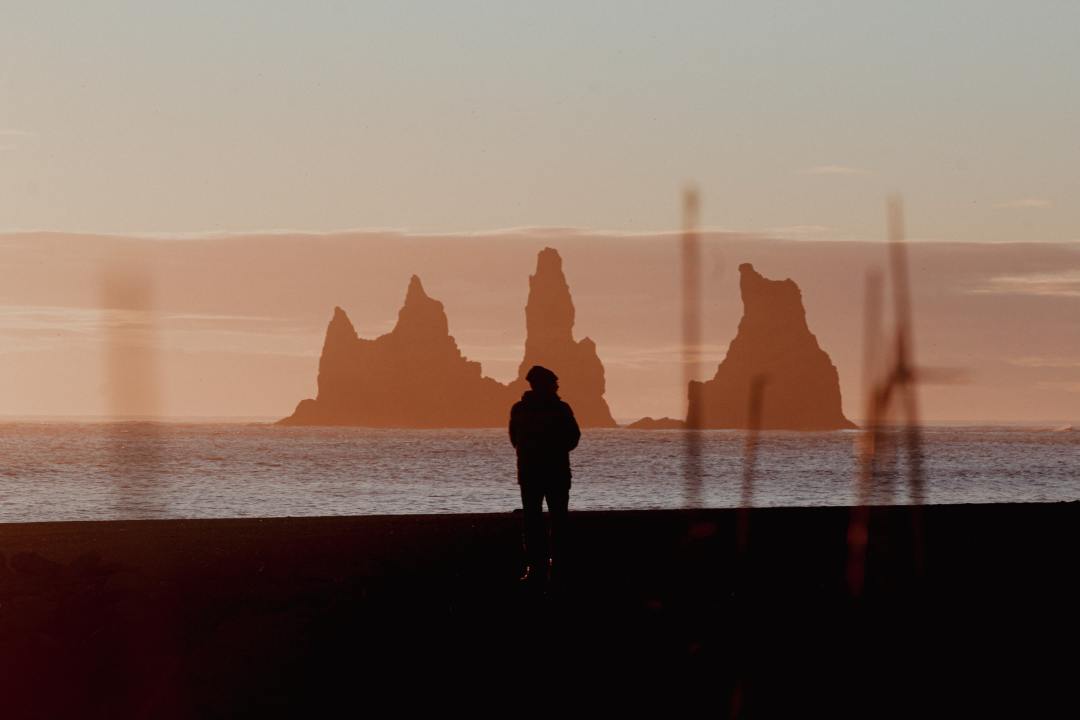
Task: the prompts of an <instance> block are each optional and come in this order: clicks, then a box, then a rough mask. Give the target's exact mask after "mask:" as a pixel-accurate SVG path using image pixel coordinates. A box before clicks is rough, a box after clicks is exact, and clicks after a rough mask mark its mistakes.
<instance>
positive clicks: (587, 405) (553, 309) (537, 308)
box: [511, 248, 615, 427]
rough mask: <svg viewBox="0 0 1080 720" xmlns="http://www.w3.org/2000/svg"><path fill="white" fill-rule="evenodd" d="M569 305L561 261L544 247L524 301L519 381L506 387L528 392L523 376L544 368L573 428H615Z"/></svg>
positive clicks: (592, 353)
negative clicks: (553, 379) (576, 336)
mask: <svg viewBox="0 0 1080 720" xmlns="http://www.w3.org/2000/svg"><path fill="white" fill-rule="evenodd" d="M573 330H574V302H573V300H572V299H571V297H570V286H569V285H568V284H567V282H566V276H565V275H564V274H563V270H562V258H561V257H560V256H559V253H558V251H556V250H555V249H553V248H544V249H543V250H541V251H540V254H539V255H538V256H537V258H536V273H535V274H533V275H531V276H530V277H529V299H528V302H527V303H526V305H525V333H526V335H525V357H524V359H523V360H522V361H521V365H520V366H519V368H518V379H517V380H516V381H515V382H514V383H513V384H512V385H511V388H512V389H513V390H514V391H515V393H520V392H523V391H524V390H525V389H527V388H528V383H526V382H525V374H526V373H527V372H528V371H529V368H531V367H532V366H533V365H543V366H544V367H546V368H548V369H550V370H552V371H554V373H555V374H556V375H558V376H559V386H560V391H559V393H560V395H562V397H563V399H564V400H566V401H567V402H568V403H570V406H571V407H572V408H573V409H574V413H575V414H576V415H577V419H578V423H579V424H581V425H582V426H585V427H588V426H592V427H614V426H615V420H614V419H613V418H612V417H611V410H609V409H608V405H607V402H606V401H605V400H604V390H605V382H604V366H603V364H602V363H601V362H600V358H599V357H598V356H597V354H596V343H594V342H593V341H592V340H591V339H589V338H584V339H582V340H580V341H575V340H574V333H573Z"/></svg>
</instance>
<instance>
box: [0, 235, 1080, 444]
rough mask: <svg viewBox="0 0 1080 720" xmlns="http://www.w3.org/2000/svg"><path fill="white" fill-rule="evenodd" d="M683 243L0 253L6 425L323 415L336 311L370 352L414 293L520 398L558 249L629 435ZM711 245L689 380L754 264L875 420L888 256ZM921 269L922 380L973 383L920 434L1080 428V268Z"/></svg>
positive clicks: (1029, 246)
mask: <svg viewBox="0 0 1080 720" xmlns="http://www.w3.org/2000/svg"><path fill="white" fill-rule="evenodd" d="M679 240H680V238H679V235H678V234H677V233H666V234H652V233H624V234H617V233H611V232H607V233H596V232H582V231H570V230H519V231H512V232H495V233H480V234H452V235H439V234H404V233H393V232H364V233H360V232H352V233H340V234H323V235H315V234H297V233H276V234H237V235H218V236H205V237H186V238H182V239H176V238H173V239H162V238H146V237H132V236H104V235H70V234H60V233H49V234H6V235H0V267H3V268H4V269H5V272H6V273H7V281H6V282H5V283H2V284H0V402H2V403H3V406H2V407H3V412H0V414H3V415H8V416H28V415H46V416H71V415H78V416H88V415H90V416H92V415H108V414H111V413H115V414H119V415H124V416H144V415H149V414H159V415H163V416H166V417H187V418H191V417H248V418H253V417H258V418H281V417H284V416H286V415H288V414H290V413H291V412H292V411H293V409H294V408H295V407H296V404H297V402H299V401H300V400H301V399H303V398H307V397H314V395H315V392H316V377H317V373H318V362H319V352H320V350H321V348H322V343H323V337H324V334H325V332H326V327H327V323H328V322H329V320H330V318H331V316H332V315H333V310H334V307H335V306H340V307H342V308H343V309H344V310H345V311H346V313H348V315H349V318H350V320H351V321H352V322H353V324H354V326H355V328H356V330H357V332H358V333H359V334H360V336H361V337H365V338H373V337H377V336H378V335H381V334H383V333H386V332H389V331H390V330H391V329H392V328H393V326H394V323H395V322H396V320H397V313H398V310H399V309H400V308H401V305H402V302H403V301H404V298H405V291H406V288H407V286H408V284H409V279H410V277H411V276H412V275H413V274H414V273H415V274H418V275H419V276H420V278H421V280H422V282H423V285H424V288H425V290H426V291H427V293H428V294H429V295H430V296H431V297H433V298H435V299H437V300H439V301H441V302H442V303H443V305H444V308H445V311H446V314H447V317H448V320H449V328H450V333H451V334H452V335H453V336H454V338H455V339H456V341H457V343H458V346H459V348H460V349H461V351H462V352H463V353H464V354H465V355H466V356H467V357H468V358H469V359H470V360H476V361H479V362H480V363H481V366H482V371H483V373H484V374H485V375H487V376H489V377H493V378H495V379H497V380H500V381H502V382H508V381H510V380H513V379H514V378H515V377H516V376H517V369H518V365H519V363H520V362H521V359H522V356H523V353H524V343H525V303H526V299H527V296H528V291H529V275H530V274H531V273H533V272H534V271H535V268H536V256H537V253H538V252H539V251H540V250H541V249H543V248H544V247H554V248H556V249H557V250H558V251H559V253H560V254H561V255H562V258H563V268H564V271H565V273H566V277H567V281H568V282H569V284H570V291H571V294H572V297H573V301H574V305H575V308H576V314H575V317H576V324H575V327H574V334H575V336H576V337H577V338H578V339H580V338H583V337H590V338H592V339H593V340H594V341H595V342H596V346H597V353H598V355H599V357H600V360H601V362H602V363H603V365H604V370H605V376H606V381H607V394H606V398H607V401H608V403H609V405H610V407H611V410H612V413H613V415H614V416H615V418H616V419H617V420H621V421H632V420H636V419H638V418H640V417H643V416H646V415H649V416H652V417H658V416H664V415H667V416H674V417H679V416H682V414H683V413H684V411H685V398H686V390H685V386H684V385H683V374H682V365H681V364H680V363H681V323H680V291H679V288H680V282H681V277H682V276H681V270H680V265H679V253H680V246H679ZM702 242H703V247H702V267H701V272H702V279H703V281H704V282H703V297H702V308H703V318H702V320H703V336H702V347H701V349H700V353H699V359H700V365H699V367H698V370H697V373H696V377H698V378H699V379H706V378H709V377H712V375H713V374H714V373H715V372H716V367H717V365H718V364H719V362H720V361H721V360H722V359H723V357H724V355H725V353H726V351H727V347H728V344H729V343H730V342H731V341H732V339H733V338H734V337H735V333H736V330H737V327H738V324H739V319H740V317H741V315H742V310H743V307H742V301H741V298H740V294H739V280H738V278H739V272H738V266H739V264H740V263H743V262H750V263H753V264H754V267H755V268H756V269H757V270H758V271H759V272H761V273H762V274H764V275H765V276H766V277H769V278H773V279H782V278H786V277H790V278H792V279H794V280H795V281H796V282H797V283H798V285H799V287H800V289H801V291H802V298H803V304H804V306H805V309H806V315H807V322H808V324H809V327H810V330H811V332H813V333H814V334H815V336H816V337H817V341H818V343H819V344H820V346H821V347H822V348H823V349H824V350H825V351H826V352H827V353H828V354H829V356H830V358H831V360H832V362H833V363H834V365H835V366H836V368H837V370H838V373H839V377H840V389H841V397H842V400H843V407H844V411H845V413H846V414H847V415H848V416H849V417H851V418H854V419H861V418H863V417H864V416H865V414H864V412H863V408H865V406H866V404H865V396H864V394H863V385H862V358H863V299H864V297H865V282H866V273H867V271H869V270H871V269H874V268H878V269H884V268H885V267H886V266H887V264H886V263H887V259H886V252H887V246H885V245H884V244H882V243H880V242H853V241H819V240H805V239H804V240H783V239H776V238H769V237H767V236H760V235H748V234H737V233H708V234H706V235H705V236H704V237H703V239H702ZM909 250H910V266H911V276H912V282H911V289H912V305H913V311H914V330H915V336H914V337H915V341H914V351H915V358H916V361H917V363H918V364H919V365H920V366H922V367H930V368H935V369H944V370H947V371H949V373H948V374H949V375H950V376H952V377H954V379H960V380H962V382H956V383H952V384H948V385H927V386H925V387H923V388H922V389H921V390H920V396H921V404H922V411H923V417H924V419H927V420H929V421H933V422H963V423H983V422H1023V423H1052V424H1053V425H1054V426H1055V427H1057V426H1060V425H1062V424H1073V423H1077V422H1078V421H1080V332H1078V330H1080V247H1078V246H1077V245H1074V244H1070V243H1034V242H1029V243H972V242H965V243H940V242H920V243H913V244H911V245H910V246H909ZM139 278H142V279H143V280H139ZM140 297H141V298H142V301H141V304H140ZM132 307H143V308H146V310H147V311H146V312H142V313H132V312H131V311H130V308H132ZM116 360H120V362H119V363H117V362H116ZM148 367H149V370H148V369H147V368H148ZM140 368H141V369H140ZM140 373H141V374H140ZM151 375H152V376H151ZM938 375H939V376H940V375H941V373H938ZM118 379H119V383H120V384H119V386H120V387H128V388H129V390H131V392H129V393H128V395H129V397H128V398H127V399H123V398H122V399H121V402H120V406H117V405H116V404H115V401H114V397H115V395H116V393H114V392H111V389H110V388H111V387H114V386H112V385H111V383H115V382H117V380H118ZM150 389H153V392H148V390H150Z"/></svg>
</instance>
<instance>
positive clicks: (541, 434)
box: [510, 365, 581, 582]
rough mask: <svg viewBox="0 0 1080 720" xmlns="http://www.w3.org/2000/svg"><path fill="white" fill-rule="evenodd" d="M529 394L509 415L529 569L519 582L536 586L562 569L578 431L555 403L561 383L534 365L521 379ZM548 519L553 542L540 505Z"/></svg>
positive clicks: (565, 408)
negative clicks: (571, 469) (547, 513)
mask: <svg viewBox="0 0 1080 720" xmlns="http://www.w3.org/2000/svg"><path fill="white" fill-rule="evenodd" d="M525 379H526V380H527V381H528V383H529V386H530V387H531V388H532V389H531V390H528V391H526V392H525V393H524V394H523V395H522V396H521V400H520V401H518V402H516V403H514V407H513V408H512V409H511V410H510V442H511V444H513V446H514V448H515V449H516V450H517V471H518V485H520V486H521V505H522V509H523V510H524V515H525V518H524V532H523V535H524V544H525V557H526V562H527V567H526V569H525V574H524V575H523V576H522V579H523V580H528V581H531V582H540V581H541V580H543V579H545V576H546V574H547V573H546V571H547V570H549V569H554V568H555V567H557V566H559V565H560V563H561V551H562V547H561V545H562V541H563V535H564V533H565V525H566V515H567V509H568V506H569V502H570V451H571V450H573V449H574V448H576V447H577V444H578V441H579V440H580V439H581V430H580V429H579V428H578V424H577V420H575V419H574V411H573V410H571V409H570V406H569V405H567V404H566V403H565V402H563V401H562V400H561V399H560V398H559V394H558V390H559V382H558V381H559V378H558V377H556V375H555V373H553V372H552V371H550V370H548V369H547V368H545V367H541V366H539V365H534V366H533V367H532V369H530V370H529V372H528V374H526V375H525ZM545 499H546V500H547V504H548V512H549V513H550V514H551V538H550V544H549V542H548V537H547V535H548V533H547V532H546V530H545V528H544V509H543V503H544V500H545Z"/></svg>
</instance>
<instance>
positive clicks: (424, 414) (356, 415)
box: [282, 275, 511, 427]
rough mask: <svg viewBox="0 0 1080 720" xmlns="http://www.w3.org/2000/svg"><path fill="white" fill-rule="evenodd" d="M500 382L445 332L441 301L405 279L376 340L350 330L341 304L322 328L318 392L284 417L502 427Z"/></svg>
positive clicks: (295, 421) (294, 421)
mask: <svg viewBox="0 0 1080 720" xmlns="http://www.w3.org/2000/svg"><path fill="white" fill-rule="evenodd" d="M510 404H511V396H510V393H509V391H508V389H507V388H506V386H504V385H501V384H499V383H497V382H496V381H494V380H492V379H491V378H486V377H483V376H482V375H481V372H480V363H477V362H471V361H470V360H468V359H467V358H465V357H464V356H463V355H462V354H461V351H460V350H459V349H458V346H457V342H455V341H454V338H453V337H452V336H451V335H450V332H449V324H448V322H447V319H446V312H445V310H444V309H443V304H442V303H441V302H439V301H438V300H435V299H433V298H430V297H428V295H427V293H425V292H424V286H423V285H422V284H421V282H420V278H418V277H416V276H415V275H414V276H413V277H412V278H411V279H410V281H409V288H408V291H407V292H406V293H405V303H404V305H402V307H401V310H400V311H399V312H398V321H397V324H396V325H395V326H394V329H393V330H392V331H391V332H389V333H387V334H385V335H382V336H380V337H378V338H375V339H374V340H365V339H363V338H360V337H358V336H357V334H356V330H355V329H354V328H353V326H352V323H351V322H349V318H348V317H347V316H346V315H345V312H344V311H343V310H341V308H335V309H334V316H333V318H331V320H330V324H329V326H328V327H327V329H326V342H325V343H324V345H323V353H322V356H321V357H320V358H319V393H318V396H317V397H316V398H315V399H314V400H303V401H301V402H300V404H299V405H297V408H296V411H295V412H294V413H293V414H292V415H291V416H290V417H288V418H286V419H285V420H283V421H282V422H283V423H285V424H290V425H364V426H370V427H490V426H497V425H503V424H504V423H505V422H506V417H507V413H508V412H509V408H510Z"/></svg>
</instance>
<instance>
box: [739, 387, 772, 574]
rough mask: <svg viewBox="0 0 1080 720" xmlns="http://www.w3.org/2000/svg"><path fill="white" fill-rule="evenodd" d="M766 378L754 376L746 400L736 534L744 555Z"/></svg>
mask: <svg viewBox="0 0 1080 720" xmlns="http://www.w3.org/2000/svg"><path fill="white" fill-rule="evenodd" d="M767 382H768V378H767V377H766V376H764V375H755V376H754V379H753V380H752V381H751V382H750V397H749V398H748V399H747V404H748V407H747V413H746V417H747V424H746V425H747V427H746V440H745V445H744V446H743V477H742V492H741V494H740V497H739V511H738V513H739V514H738V522H737V534H738V543H739V553H740V554H741V553H744V552H745V551H746V549H747V547H749V545H750V508H752V507H753V506H754V469H755V466H756V464H757V448H758V440H759V435H760V432H761V426H762V412H763V411H764V405H765V385H766V383H767Z"/></svg>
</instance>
